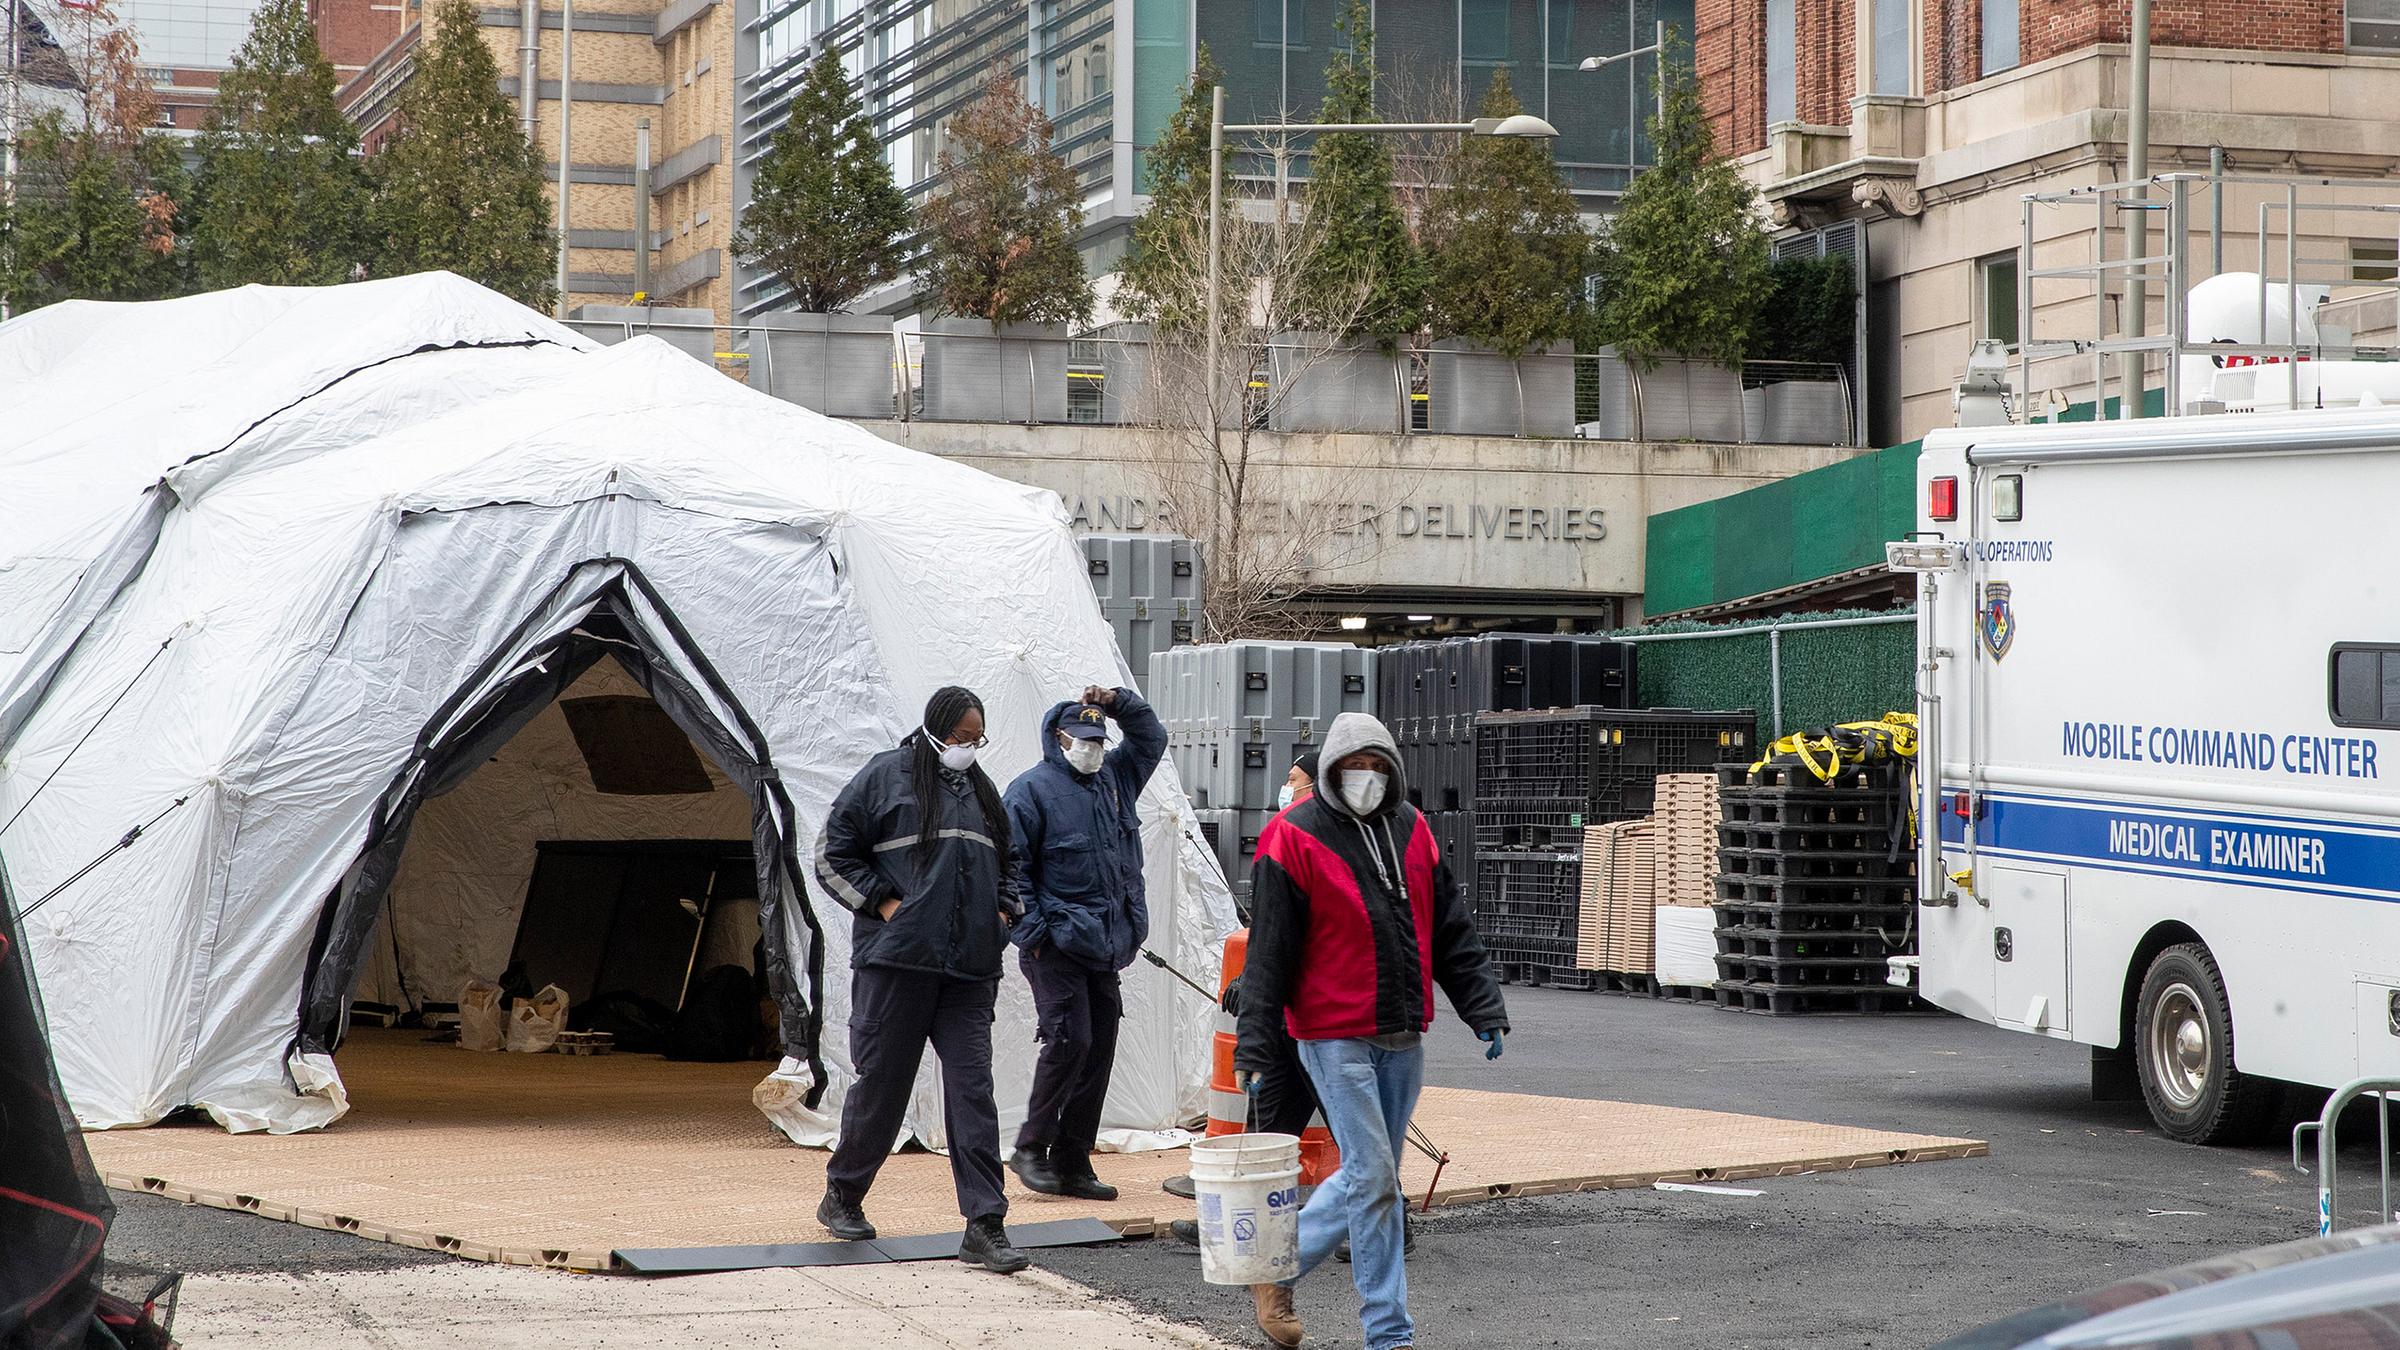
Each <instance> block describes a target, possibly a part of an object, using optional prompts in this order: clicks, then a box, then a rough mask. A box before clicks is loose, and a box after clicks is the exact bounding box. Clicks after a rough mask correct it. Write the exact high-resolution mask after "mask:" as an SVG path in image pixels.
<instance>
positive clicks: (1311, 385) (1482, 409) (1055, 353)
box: [567, 316, 1854, 445]
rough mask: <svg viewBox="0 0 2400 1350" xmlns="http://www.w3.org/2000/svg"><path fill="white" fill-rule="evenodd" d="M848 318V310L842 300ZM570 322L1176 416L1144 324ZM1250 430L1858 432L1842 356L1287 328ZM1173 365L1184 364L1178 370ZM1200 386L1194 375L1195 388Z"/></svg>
mask: <svg viewBox="0 0 2400 1350" xmlns="http://www.w3.org/2000/svg"><path fill="white" fill-rule="evenodd" d="M837 317H840V316H837ZM845 322H846V324H847V326H827V327H823V328H817V327H810V326H807V325H806V324H803V323H799V322H797V321H791V320H787V321H778V322H766V323H760V324H756V325H741V324H737V325H731V326H724V325H706V324H685V323H674V322H665V321H653V322H641V321H634V322H620V321H614V320H611V321H606V322H593V321H568V323H567V326H568V327H570V328H573V329H576V330H577V331H579V332H581V333H583V334H584V335H585V336H587V337H590V338H593V339H595V340H597V341H601V342H607V343H614V342H622V341H625V340H627V339H629V338H631V337H634V336H637V335H641V334H644V333H647V334H652V335H655V336H657V337H659V338H661V339H663V340H665V341H668V342H670V343H672V344H673V345H675V346H677V347H678V348H680V349H682V350H683V351H685V352H686V353H687V354H689V355H691V356H693V357H694V358H695V359H700V360H705V361H708V362H710V363H712V364H714V365H716V366H717V367H718V368H719V369H720V370H724V371H725V372H726V373H728V374H730V375H733V376H735V377H736V378H740V379H744V380H746V381H747V382H748V383H749V384H750V386H751V387H752V388H754V389H757V390H759V391H760V392H762V393H766V394H770V395H772V396H774V397H776V398H781V399H784V400H786V401H789V402H792V403H797V404H799V405H801V406H803V407H808V408H812V409H815V410H816V411H819V412H824V413H827V414H829V415H832V416H838V417H849V418H857V419H862V420H884V419H892V420H898V421H904V422H913V421H927V422H1015V423H1023V424H1028V425H1053V424H1058V425H1079V424H1080V425H1098V426H1124V427H1141V426H1158V425H1162V424H1166V423H1167V422H1169V421H1170V420H1171V419H1170V418H1169V417H1168V416H1167V413H1168V411H1169V410H1168V409H1167V408H1166V407H1165V406H1164V405H1165V404H1167V403H1169V402H1172V401H1173V400H1172V394H1171V392H1168V391H1162V389H1161V385H1162V383H1163V382H1162V380H1161V371H1160V369H1159V365H1160V362H1161V361H1162V360H1164V361H1166V362H1170V363H1172V362H1174V361H1175V359H1176V352H1175V351H1166V352H1160V351H1156V350H1154V348H1153V344H1152V343H1151V342H1150V341H1149V340H1148V339H1147V338H1144V337H1140V336H1124V335H1121V334H1119V333H1111V332H1108V331H1105V330H1103V331H1101V332H1095V333H1086V334H1081V335H1073V336H1070V335H1069V334H1067V333H1066V332H1065V331H1064V330H1049V331H1035V332H1029V333H1028V332H1008V331H1003V332H1000V333H997V334H993V333H957V332H939V331H907V330H899V329H887V328H884V327H881V326H880V325H878V326H875V327H873V328H872V329H871V330H870V329H869V328H867V327H866V326H864V325H859V324H857V323H855V322H854V321H845ZM1229 369H1232V370H1235V371H1240V370H1243V369H1247V370H1248V371H1249V378H1248V380H1247V381H1246V390H1247V396H1246V397H1245V399H1244V400H1243V403H1244V406H1243V409H1242V411H1241V412H1240V413H1239V414H1238V415H1239V416H1241V417H1243V418H1246V419H1248V421H1249V424H1250V426H1251V427H1252V428H1253V429H1265V430H1272V431H1288V432H1295V433H1335V432H1358V433H1369V434H1383V435H1411V434H1438V435H1464V436H1509V437H1518V436H1523V437H1542V438H1558V439H1578V438H1580V439H1601V440H1624V441H1687V440H1688V441H1703V442H1718V443H1729V444H1760V445H1847V444H1851V443H1852V440H1853V437H1852V433H1851V428H1852V427H1853V425H1854V419H1853V417H1852V406H1853V394H1852V390H1851V386H1850V381H1849V378H1848V376H1847V373H1846V372H1845V371H1844V370H1843V368H1842V367H1841V366H1839V365H1835V364H1831V363H1807V362H1772V361H1761V362H1752V363H1749V364H1747V365H1743V366H1739V367H1731V368H1728V367H1720V366H1714V365H1708V364H1705V363H1701V362H1684V361H1666V362H1662V363H1660V364H1659V365H1658V366H1657V367H1656V368H1655V369H1652V370H1647V371H1645V370H1643V369H1641V368H1640V367H1639V366H1637V365H1634V364H1632V363H1629V362H1626V361H1624V360H1621V359H1619V358H1618V357H1617V356H1615V355H1614V354H1613V353H1609V352H1597V353H1577V354H1565V353H1560V354H1555V355H1553V354H1549V353H1536V354H1530V355H1527V356H1525V357H1523V358H1520V359H1518V360H1515V361H1511V360H1509V359H1508V358H1506V357H1503V356H1500V355H1498V354H1497V353H1493V352H1488V351H1479V350H1475V349H1471V348H1464V347H1460V346H1457V345H1456V344H1449V343H1442V344H1436V345H1434V346H1432V347H1428V348H1413V347H1412V348H1401V349H1398V350H1395V351H1386V350H1384V349H1381V348H1378V347H1376V346H1375V345H1373V344H1372V343H1327V342H1322V341H1310V340H1277V341H1274V342H1269V343H1265V344H1260V345H1257V346H1254V347H1252V348H1250V349H1249V353H1248V361H1247V364H1246V366H1245V365H1244V364H1243V362H1242V358H1241V357H1240V356H1239V355H1236V356H1235V357H1234V358H1233V360H1232V361H1231V362H1230V363H1229ZM1169 373H1170V376H1171V378H1173V379H1175V380H1178V381H1182V380H1183V377H1182V376H1180V375H1177V374H1174V373H1173V372H1172V371H1170V372H1169ZM1180 392H1181V393H1182V395H1183V396H1184V399H1185V401H1190V402H1193V403H1195V404H1196V403H1197V401H1198V399H1199V397H1200V394H1199V391H1198V390H1197V389H1196V388H1195V389H1185V390H1181V391H1180Z"/></svg>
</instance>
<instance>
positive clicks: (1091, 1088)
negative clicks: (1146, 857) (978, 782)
mask: <svg viewBox="0 0 2400 1350" xmlns="http://www.w3.org/2000/svg"><path fill="white" fill-rule="evenodd" d="M1111 720H1114V721H1115V722H1116V724H1117V727H1118V729H1119V730H1120V731H1121V732H1123V733H1124V734H1123V739H1122V740H1121V741H1120V742H1119V743H1118V745H1117V746H1116V748H1115V749H1113V750H1112V749H1110V748H1108V724H1109V722H1110V721H1111ZM1166 752H1167V728H1166V724H1165V723H1163V722H1161V721H1159V720H1158V714H1157V713H1155V712H1153V711H1151V709H1150V705H1149V704H1148V703H1145V702H1143V701H1142V696H1141V695H1139V694H1137V693H1135V692H1134V691H1132V690H1131V689H1103V688H1101V687H1099V686H1098V685H1094V686H1092V687H1091V688H1089V689H1086V690H1084V691H1083V698H1082V699H1081V700H1080V701H1078V702H1073V703H1061V704H1059V705H1058V706H1057V707H1054V708H1052V709H1051V710H1050V711H1049V712H1048V713H1047V714H1046V715H1044V716H1043V718H1042V762H1041V763H1039V764H1036V765H1034V766H1033V767H1032V768H1030V769H1027V770H1026V771H1025V772H1023V773H1021V774H1019V775H1017V780H1016V781H1015V782H1013V783H1011V784H1009V785H1008V796H1007V799H1006V804H1007V807H1008V821H1009V827H1010V830H1011V832H1012V836H1013V840H1014V843H1015V847H1016V853H1017V856H1018V857H1019V858H1021V859H1023V860H1024V867H1025V911H1026V912H1025V918H1024V921H1023V922H1021V923H1019V924H1018V925H1017V926H1016V928H1015V929H1014V930H1013V931H1012V932H1011V933H1010V935H1009V936H1010V940H1011V941H1013V942H1015V943H1016V945H1017V966H1018V968H1019V969H1021V970H1023V971H1024V972H1025V982H1026V983H1027V984H1029V985H1031V986H1033V1006H1034V1010H1035V1012H1036V1013H1037V1015H1038V1022H1039V1028H1040V1029H1039V1031H1038V1032H1037V1033H1036V1034H1037V1035H1038V1036H1039V1037H1040V1039H1041V1043H1042V1049H1041V1055H1040V1057H1039V1059H1037V1060H1036V1061H1035V1064H1034V1069H1033V1091H1032V1095H1031V1096H1030V1098H1029V1099H1028V1101H1027V1104H1026V1115H1025V1127H1024V1128H1023V1129H1022V1130H1020V1131H1018V1133H1017V1148H1016V1152H1015V1153H1014V1154H1013V1155H1011V1157H1010V1159H1009V1166H1011V1167H1012V1168H1014V1169H1015V1170H1016V1173H1017V1179H1018V1180H1020V1181H1022V1182H1024V1183H1025V1186H1026V1188H1027V1189H1028V1190H1032V1191H1037V1192H1039V1193H1041V1194H1043V1195H1072V1196H1075V1197H1077V1198H1079V1199H1084V1200H1114V1199H1116V1198H1117V1189H1116V1187H1114V1186H1111V1185H1109V1184H1108V1183H1106V1182H1104V1181H1102V1180H1100V1178H1099V1176H1098V1175H1097V1174H1096V1173H1094V1172H1093V1171H1092V1146H1093V1144H1094V1143H1095V1142H1096V1141H1097V1139H1098V1137H1099V1134H1100V1108H1101V1104H1102V1103H1103V1102H1104V1101H1105V1100H1106V1099H1107V1097H1108V1079H1109V1073H1110V1071H1111V1070H1112V1069H1113V1068H1114V1067H1115V1064H1116V1058H1117V1023H1118V1021H1119V1020H1121V1019H1122V1018H1123V1017H1124V1012H1125V1005H1124V1000H1123V999H1122V998H1121V997H1120V995H1119V991H1118V987H1117V972H1119V971H1121V970H1123V969H1125V967H1127V966H1129V965H1132V964H1133V960H1134V958H1135V957H1137V956H1139V955H1140V954H1141V951H1142V943H1143V941H1144V940H1146V939H1147V938H1148V937H1149V936H1150V907H1149V904H1148V902H1147V901H1146V900H1145V899H1144V896H1143V891H1142V832H1141V820H1140V818H1139V817H1138V816H1137V815H1136V813H1135V809H1134V808H1135V803H1136V801H1137V799H1139V798H1140V796H1141V795H1142V788H1143V786H1144V785H1145V784H1147V783H1148V782H1149V781H1150V775H1151V774H1153V773H1155V772H1157V771H1158V761H1159V760H1160V759H1161V758H1162V757H1164V756H1165V754H1166Z"/></svg>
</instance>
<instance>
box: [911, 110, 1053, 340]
mask: <svg viewBox="0 0 2400 1350" xmlns="http://www.w3.org/2000/svg"><path fill="white" fill-rule="evenodd" d="M939 167H940V170H941V176H942V185H941V188H940V190H939V191H938V192H937V193H936V194H935V195H934V197H933V199H932V200H931V201H928V202H927V203H926V204H925V209H924V212H923V220H924V226H925V239H926V250H927V257H926V264H927V265H926V283H927V285H928V287H929V289H931V290H932V292H933V298H934V304H935V307H936V308H937V309H939V310H940V311H941V312H942V313H945V314H958V315H964V316H966V317H969V318H976V319H986V320H989V321H990V322H992V323H995V324H1005V323H1026V322H1033V323H1069V322H1080V321H1081V320H1083V319H1085V318H1088V317H1089V316H1090V315H1091V312H1092V282H1091V278H1090V277H1088V276H1086V275H1085V274H1084V270H1083V255H1082V254H1081V253H1080V252H1079V251H1078V250H1077V249H1076V246H1075V244H1076V237H1077V236H1078V235H1079V234H1081V233H1082V231H1083V201H1082V192H1081V190H1080V189H1078V188H1077V186H1076V184H1075V174H1074V172H1073V171H1072V170H1070V169H1068V168H1067V165H1066V161H1064V160H1062V159H1060V158H1059V157H1058V154H1057V152H1056V151H1054V150H1052V149H1051V148H1050V119H1049V118H1047V117H1044V116H1043V115H1042V110H1041V109H1039V108H1036V107H1034V106H1033V105H1032V104H1030V103H1027V102H1026V101H1025V96H1024V95H1023V94H1022V93H1021V92H1020V91H1019V89H1018V86H1017V81H1016V79H1015V78H1014V77H1013V76H1011V75H1009V74H1008V73H1007V72H1006V71H1000V72H997V73H995V74H994V75H993V76H992V78H991V82H990V83H989V84H987V85H985V87H984V92H983V97H981V98H979V99H977V100H976V101H975V102H974V103H972V104H970V105H968V106H967V108H966V109H965V110H964V111H962V112H960V113H959V114H958V116H957V118H956V119H955V120H954V121H953V122H952V123H951V125H950V143H949V144H948V145H947V146H945V147H944V148H943V150H942V154H941V160H940V165H939Z"/></svg>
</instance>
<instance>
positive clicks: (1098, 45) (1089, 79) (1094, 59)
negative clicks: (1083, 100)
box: [1083, 42, 1109, 98]
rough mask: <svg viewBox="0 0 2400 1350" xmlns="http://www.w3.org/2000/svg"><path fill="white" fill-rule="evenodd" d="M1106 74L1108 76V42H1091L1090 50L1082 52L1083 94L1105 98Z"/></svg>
mask: <svg viewBox="0 0 2400 1350" xmlns="http://www.w3.org/2000/svg"><path fill="white" fill-rule="evenodd" d="M1108 76H1109V51H1108V44H1107V43H1105V42H1095V43H1093V44H1092V47H1091V50H1090V51H1088V52H1086V53H1084V58H1083V78H1084V92H1085V94H1086V95H1088V96H1089V97H1091V98H1105V97H1107V95H1108Z"/></svg>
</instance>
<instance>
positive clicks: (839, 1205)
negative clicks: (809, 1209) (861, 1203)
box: [817, 1186, 875, 1242]
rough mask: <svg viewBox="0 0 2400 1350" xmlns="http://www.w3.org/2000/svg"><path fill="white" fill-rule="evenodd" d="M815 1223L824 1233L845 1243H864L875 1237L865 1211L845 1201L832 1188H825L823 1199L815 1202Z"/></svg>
mask: <svg viewBox="0 0 2400 1350" xmlns="http://www.w3.org/2000/svg"><path fill="white" fill-rule="evenodd" d="M817 1222H818V1223H821V1224H823V1225H824V1226H825V1231H826V1232H828V1233H831V1234H833V1235H834V1236H835V1237H837V1238H840V1239H842V1240H843V1241H845V1242H865V1241H868V1240H869V1239H871V1238H873V1237H874V1236H875V1225H873V1224H871V1223H868V1222H867V1215H866V1211H864V1210H862V1209H860V1208H859V1207H858V1202H857V1201H855V1200H845V1199H843V1198H842V1196H841V1193H840V1192H838V1191H836V1190H834V1188H833V1187H831V1186H828V1187H826V1188H825V1198H824V1199H822V1200H819V1201H818V1202H817Z"/></svg>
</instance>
